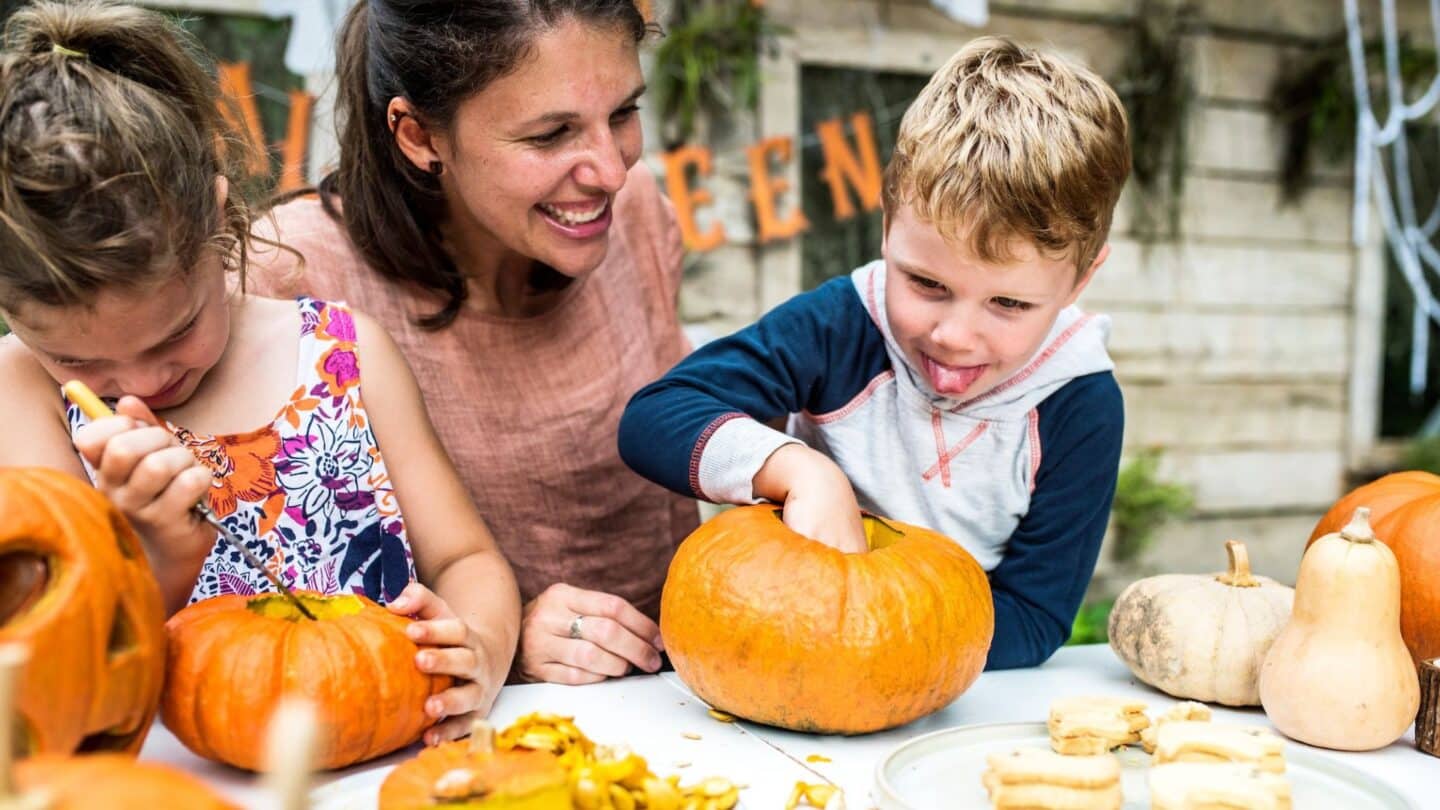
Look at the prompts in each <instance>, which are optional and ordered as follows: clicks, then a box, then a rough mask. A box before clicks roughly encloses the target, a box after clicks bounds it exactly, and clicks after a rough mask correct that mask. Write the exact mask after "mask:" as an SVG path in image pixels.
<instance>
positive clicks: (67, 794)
mask: <svg viewBox="0 0 1440 810" xmlns="http://www.w3.org/2000/svg"><path fill="white" fill-rule="evenodd" d="M15 782H16V785H17V787H19V788H20V794H21V796H22V797H25V796H27V795H35V796H43V797H45V799H46V801H45V802H44V803H42V804H40V805H38V806H39V807H43V808H45V810H93V808H96V807H105V808H109V810H156V808H162V807H183V808H185V810H237V808H238V805H234V804H231V803H230V802H227V801H225V800H223V799H221V798H220V797H219V796H216V795H215V794H214V793H213V792H211V790H210V789H209V788H207V787H206V786H205V785H204V783H202V782H200V780H198V779H196V778H194V777H192V776H189V775H187V774H185V773H183V772H181V771H177V770H175V769H174V768H169V767H166V766H164V765H157V764H154V763H149V762H136V761H135V760H134V759H131V758H130V757H128V756H123V755H120V754H94V755H90V756H80V757H60V756H49V755H46V756H38V757H31V758H30V759H27V760H23V761H22V762H20V763H19V764H17V765H16V766H15ZM20 806H22V807H25V806H28V805H25V804H23V801H22V804H21V805H20Z"/></svg>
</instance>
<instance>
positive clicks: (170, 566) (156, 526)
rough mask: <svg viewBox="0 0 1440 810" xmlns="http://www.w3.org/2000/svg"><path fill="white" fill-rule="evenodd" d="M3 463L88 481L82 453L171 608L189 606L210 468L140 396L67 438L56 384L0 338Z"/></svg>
mask: <svg viewBox="0 0 1440 810" xmlns="http://www.w3.org/2000/svg"><path fill="white" fill-rule="evenodd" d="M0 391H4V392H5V395H4V396H3V397H0V467H5V466H33V467H49V468H53V469H57V470H60V471H62V472H66V473H69V474H71V475H74V476H75V477H76V478H79V479H80V480H82V481H85V482H86V483H89V482H90V479H89V477H88V476H87V475H86V474H85V467H84V466H83V465H82V464H81V462H80V456H78V455H76V452H77V450H78V451H79V452H80V453H83V454H84V455H85V457H86V458H87V459H88V460H89V461H90V464H91V466H92V467H93V468H94V469H95V470H96V471H97V479H96V481H95V486H96V489H98V490H100V492H101V493H103V494H104V495H105V496H106V497H107V498H109V499H110V502H111V503H112V504H114V505H115V508H116V509H118V510H119V511H120V513H121V514H123V515H125V517H126V519H127V520H129V521H130V524H131V525H132V526H133V527H134V528H135V531H136V533H137V534H138V535H139V536H140V540H141V542H142V544H143V545H144V547H145V556H146V558H147V559H148V560H149V563H150V569H151V571H152V572H153V573H154V575H155V579H156V581H157V582H159V584H160V592H161V595H162V596H163V597H164V600H165V607H166V612H167V613H173V612H175V611H177V610H179V609H180V608H182V607H184V606H185V602H186V600H187V599H188V598H189V597H190V592H191V590H192V589H193V588H194V587H195V578H196V576H198V575H199V573H200V567H201V566H202V565H203V564H204V562H205V556H206V554H208V553H209V551H210V548H211V547H212V546H213V545H214V544H215V532H214V531H213V530H211V529H209V528H208V527H206V526H205V525H204V524H203V523H201V522H200V521H199V520H198V519H197V518H196V517H195V516H194V514H193V513H192V512H191V511H190V508H191V507H192V506H194V505H195V503H196V502H198V501H199V500H200V498H202V497H203V496H204V495H205V492H206V491H207V490H208V489H209V487H210V473H209V472H208V471H207V470H206V469H205V468H204V467H203V466H201V465H200V463H199V462H198V461H196V459H195V457H194V456H193V455H191V453H190V451H189V450H186V449H185V448H184V447H181V446H180V443H179V442H178V441H176V439H175V437H174V436H172V435H171V434H170V432H169V431H168V430H165V429H164V428H160V427H155V426H154V422H155V417H154V416H153V415H152V414H151V413H150V411H149V409H148V408H146V407H145V405H144V403H142V402H140V401H139V400H137V399H135V398H134V397H125V398H123V399H122V400H121V401H120V405H119V410H120V415H119V416H112V417H107V418H105V419H100V420H97V421H95V422H92V423H90V424H88V425H86V426H84V427H82V428H81V429H80V430H79V431H77V432H76V434H75V438H74V444H72V443H71V438H70V429H69V425H68V424H67V422H66V419H65V401H64V399H63V398H62V397H61V396H60V384H59V383H58V382H56V381H55V380H54V379H52V378H51V377H50V375H49V374H48V373H47V372H46V371H45V370H44V369H43V368H41V366H40V365H39V363H37V362H36V361H35V360H34V358H33V356H31V354H30V351H29V349H26V348H25V346H24V345H23V344H21V343H20V342H19V341H18V340H16V339H15V338H14V337H7V338H4V339H0Z"/></svg>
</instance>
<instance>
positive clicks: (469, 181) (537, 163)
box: [433, 17, 645, 276]
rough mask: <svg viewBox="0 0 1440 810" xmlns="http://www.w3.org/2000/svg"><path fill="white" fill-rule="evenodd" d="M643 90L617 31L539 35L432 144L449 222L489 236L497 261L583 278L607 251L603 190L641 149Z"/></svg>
mask: <svg viewBox="0 0 1440 810" xmlns="http://www.w3.org/2000/svg"><path fill="white" fill-rule="evenodd" d="M644 90H645V79H644V76H643V75H642V74H641V72H640V57H639V51H638V47H637V46H636V44H635V41H634V39H633V38H632V37H631V36H630V35H629V34H628V33H627V32H626V31H625V30H624V29H623V28H621V27H619V26H604V27H595V26H594V25H592V24H589V23H586V22H584V21H581V20H577V19H575V18H573V17H571V18H568V19H566V20H565V21H563V22H561V23H560V24H559V25H558V26H556V27H555V28H552V29H549V30H547V31H545V32H543V33H541V34H540V35H539V36H538V37H537V39H536V40H535V41H534V42H533V43H532V48H531V50H530V53H529V55H528V57H527V58H525V59H524V60H523V61H522V62H521V63H520V65H519V66H518V67H517V68H516V69H515V70H514V71H512V72H511V73H509V74H507V75H505V76H503V77H501V78H499V79H497V80H495V81H493V82H491V83H490V84H489V85H487V86H486V87H485V88H484V89H483V90H481V91H480V92H479V93H476V94H475V95H474V96H472V97H470V98H469V99H466V100H465V101H464V102H463V103H461V105H460V107H459V110H458V112H457V114H456V118H455V122H454V126H453V127H451V128H450V131H449V132H447V133H444V134H443V135H442V134H439V133H436V134H435V135H434V136H433V143H434V146H435V150H436V152H438V153H439V154H440V158H441V160H442V161H443V162H444V165H445V171H444V174H442V175H441V178H440V182H441V185H442V187H443V188H444V189H445V193H446V196H447V198H448V199H449V201H450V205H451V209H450V210H451V213H452V217H453V218H454V221H452V223H451V224H452V225H454V226H457V227H460V228H472V229H475V230H477V231H478V232H479V233H480V234H481V235H482V237H488V238H489V239H490V240H493V241H494V243H496V244H495V248H496V249H497V250H498V251H500V253H501V255H502V256H503V255H508V254H519V255H521V256H524V257H528V258H530V259H534V260H538V261H540V262H543V263H545V264H547V265H549V266H551V267H553V268H555V269H556V270H558V271H560V272H561V273H564V274H565V275H568V276H580V275H583V274H585V273H588V272H589V271H591V270H594V269H595V267H596V266H598V265H599V264H600V262H601V260H602V259H604V258H605V253H606V251H607V249H608V248H609V234H610V226H611V206H612V204H613V202H614V200H615V194H616V192H618V191H619V190H620V188H621V187H622V186H623V185H625V177H626V172H627V171H629V169H630V167H631V166H633V165H634V164H635V161H636V160H638V159H639V157H640V152H641V150H642V148H643V146H644V143H643V136H642V135H641V132H640V118H639V107H638V106H636V104H637V101H638V100H639V97H640V94H641V93H643V92H644Z"/></svg>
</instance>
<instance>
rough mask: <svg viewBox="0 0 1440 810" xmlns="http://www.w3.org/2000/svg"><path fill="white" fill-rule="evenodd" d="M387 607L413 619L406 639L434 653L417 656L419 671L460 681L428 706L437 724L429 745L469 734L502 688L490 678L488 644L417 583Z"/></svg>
mask: <svg viewBox="0 0 1440 810" xmlns="http://www.w3.org/2000/svg"><path fill="white" fill-rule="evenodd" d="M386 607H387V608H389V610H390V612H391V613H398V614H400V615H403V616H414V617H415V621H414V622H411V624H410V626H409V627H408V628H406V630H405V634H406V635H407V636H409V638H410V640H411V641H413V642H415V643H416V644H423V645H426V646H427V647H430V648H433V649H423V650H420V651H419V652H418V653H416V654H415V666H416V668H418V669H419V670H420V671H421V672H423V673H425V674H426V675H449V676H451V677H452V678H455V679H456V681H458V682H457V683H456V684H455V685H454V686H451V687H450V688H449V689H446V690H445V691H443V692H441V693H440V694H438V695H431V696H430V698H429V699H427V700H426V701H425V713H426V714H427V715H429V716H430V717H432V718H434V719H435V725H434V726H433V727H431V728H430V729H429V730H428V731H426V732H425V744H426V745H439V744H440V743H442V742H447V741H449V740H458V739H460V738H461V737H464V736H465V735H467V734H469V733H470V725H471V723H472V722H473V721H474V720H476V719H478V718H482V717H484V716H485V715H487V714H489V713H490V707H491V706H492V705H494V703H495V696H496V695H497V694H499V692H500V686H501V684H500V683H499V682H494V683H491V682H489V681H490V680H491V679H490V678H487V677H486V672H487V671H488V669H489V662H490V660H491V655H492V654H491V652H490V651H488V650H486V649H485V644H484V639H482V638H481V636H480V634H479V633H477V632H476V631H475V629H474V628H472V627H470V625H468V624H466V623H465V622H464V621H463V620H462V619H461V618H460V617H459V616H456V615H455V612H454V611H453V610H451V609H450V606H449V605H448V604H446V602H445V600H444V599H441V598H440V597H439V596H436V595H435V592H434V591H432V590H430V589H429V588H427V587H425V586H424V585H421V584H420V583H418V582H412V583H410V584H409V585H406V586H405V590H403V591H401V592H400V595H399V596H397V597H395V599H394V600H392V601H391V602H390V603H389V604H388V605H386Z"/></svg>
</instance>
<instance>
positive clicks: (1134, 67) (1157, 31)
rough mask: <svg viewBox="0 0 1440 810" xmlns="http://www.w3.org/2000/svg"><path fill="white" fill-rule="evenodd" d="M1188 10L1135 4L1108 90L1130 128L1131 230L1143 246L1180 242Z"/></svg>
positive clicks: (1169, 1)
mask: <svg viewBox="0 0 1440 810" xmlns="http://www.w3.org/2000/svg"><path fill="white" fill-rule="evenodd" d="M1196 16H1197V12H1196V9H1195V7H1194V6H1193V5H1191V4H1190V3H1184V2H1181V3H1177V2H1173V0H1139V4H1138V6H1137V7H1136V9H1135V16H1134V18H1133V23H1132V24H1131V27H1130V28H1131V30H1130V37H1129V39H1130V42H1129V47H1127V48H1126V51H1125V54H1126V55H1125V61H1124V62H1123V63H1122V64H1121V68H1120V75H1119V76H1117V77H1116V79H1115V82H1114V84H1115V87H1116V89H1117V91H1118V94H1119V96H1120V100H1121V102H1122V103H1124V105H1125V114H1126V117H1127V118H1128V119H1129V122H1130V161H1131V167H1132V168H1131V174H1132V176H1133V177H1134V178H1135V189H1136V190H1137V191H1138V192H1139V193H1138V194H1136V195H1135V206H1136V210H1135V216H1134V218H1133V222H1134V226H1133V227H1134V228H1135V230H1136V231H1137V233H1138V235H1139V236H1140V237H1141V238H1142V239H1155V238H1158V237H1161V236H1168V237H1170V238H1176V237H1178V236H1179V235H1180V200H1181V198H1182V196H1183V193H1184V190H1185V170H1186V168H1187V166H1186V164H1187V163H1188V158H1187V154H1186V153H1187V150H1188V143H1187V140H1188V138H1187V134H1188V132H1189V129H1190V127H1189V122H1190V115H1191V112H1192V111H1193V109H1194V107H1195V98H1196V91H1195V79H1194V57H1193V55H1192V53H1191V50H1192V49H1191V46H1190V45H1189V42H1190V40H1191V39H1193V37H1187V36H1186V32H1187V30H1188V29H1189V28H1190V27H1191V26H1192V21H1193V20H1194V18H1195V17H1196Z"/></svg>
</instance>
